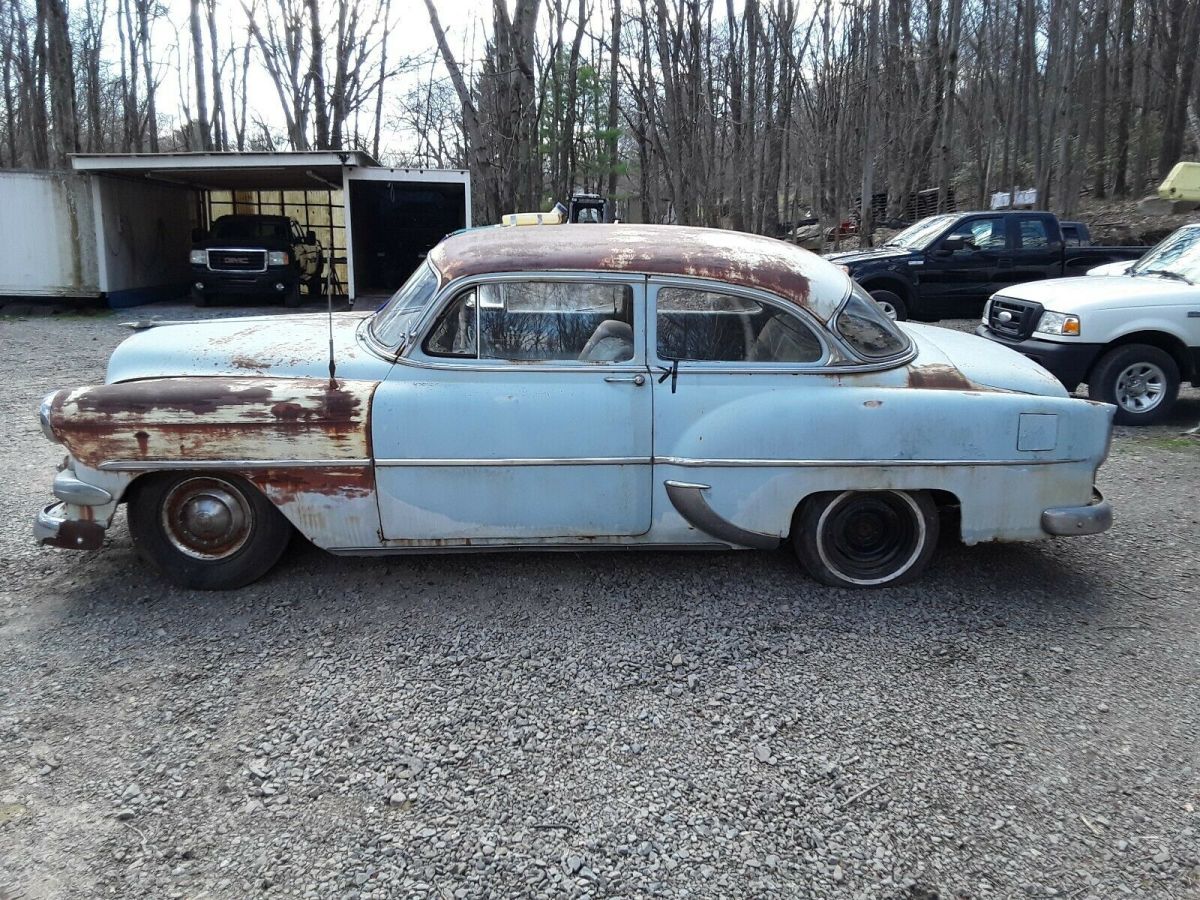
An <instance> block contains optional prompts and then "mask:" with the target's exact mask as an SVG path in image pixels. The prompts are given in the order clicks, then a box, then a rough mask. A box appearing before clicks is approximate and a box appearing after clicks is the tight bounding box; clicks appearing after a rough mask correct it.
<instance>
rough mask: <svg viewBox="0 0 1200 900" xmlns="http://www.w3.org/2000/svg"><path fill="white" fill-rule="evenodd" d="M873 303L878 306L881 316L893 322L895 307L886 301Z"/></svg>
mask: <svg viewBox="0 0 1200 900" xmlns="http://www.w3.org/2000/svg"><path fill="white" fill-rule="evenodd" d="M875 302H876V303H877V304H879V308H880V309H882V310H883V314H884V315H885V316H887V317H888V318H889V319H892V320H895V318H896V307H894V306H892V304H890V303H888V302H887V301H886V300H876V301H875Z"/></svg>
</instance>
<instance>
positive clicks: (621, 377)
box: [371, 274, 652, 544]
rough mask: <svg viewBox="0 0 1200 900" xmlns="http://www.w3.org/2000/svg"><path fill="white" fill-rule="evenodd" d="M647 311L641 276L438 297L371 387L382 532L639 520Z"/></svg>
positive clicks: (494, 530)
mask: <svg viewBox="0 0 1200 900" xmlns="http://www.w3.org/2000/svg"><path fill="white" fill-rule="evenodd" d="M644 310H645V279H644V277H641V276H620V277H612V276H602V275H577V274H575V275H572V274H562V275H553V276H538V277H536V278H534V277H529V276H519V277H507V276H506V277H492V278H484V279H479V280H476V281H473V282H466V283H464V284H463V285H462V287H459V288H455V289H454V292H453V294H452V295H451V296H449V297H446V298H443V301H442V303H441V306H440V309H439V311H438V312H437V313H436V315H435V316H433V317H431V318H430V319H429V322H428V324H427V327H425V331H424V333H423V334H421V335H420V337H419V338H418V339H417V340H416V341H414V345H413V346H412V347H411V348H410V350H409V352H408V353H406V354H405V355H404V356H403V357H402V358H401V359H400V360H399V361H398V364H397V365H396V366H394V367H393V369H392V372H391V374H390V375H389V377H388V378H387V380H386V381H384V383H383V384H381V385H380V386H379V388H378V390H377V391H376V394H375V400H374V403H373V406H372V426H371V428H372V435H373V439H374V446H373V450H374V455H375V461H376V480H377V488H378V493H379V503H380V516H381V520H382V528H383V537H384V538H385V539H386V540H390V541H428V540H436V541H442V542H446V543H450V544H456V543H458V544H461V543H468V542H470V541H472V540H476V539H487V540H492V541H511V542H514V543H517V542H526V541H535V542H536V541H539V540H553V539H591V538H600V539H603V538H606V537H620V536H629V535H638V534H642V533H644V532H646V531H648V530H649V529H650V522H651V491H650V484H651V481H650V478H651V409H652V395H651V390H650V386H649V371H648V369H647V366H646V362H645V349H644V347H645V341H644V336H643V329H644Z"/></svg>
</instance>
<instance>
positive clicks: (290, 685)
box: [0, 309, 1200, 900]
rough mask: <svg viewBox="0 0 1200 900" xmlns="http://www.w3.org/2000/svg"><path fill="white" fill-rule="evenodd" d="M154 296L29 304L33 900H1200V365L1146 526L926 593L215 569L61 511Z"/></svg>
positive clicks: (18, 594)
mask: <svg viewBox="0 0 1200 900" xmlns="http://www.w3.org/2000/svg"><path fill="white" fill-rule="evenodd" d="M164 312H167V313H168V314H171V313H175V312H182V313H186V314H189V315H190V314H196V313H195V312H194V311H192V310H190V309H180V310H173V311H172V310H168V311H164ZM230 312H231V311H230V310H213V311H208V312H206V313H204V314H205V315H222V314H229V313H230ZM126 318H129V316H128V315H121V314H115V313H112V314H103V315H88V316H55V317H50V318H12V317H6V318H0V379H2V380H3V383H4V385H5V390H4V391H3V392H2V393H0V426H2V432H0V433H2V434H3V436H4V442H3V445H2V446H0V472H2V473H3V477H2V478H0V898H21V900H39V898H59V897H81V898H82V897H89V898H90V897H107V896H111V897H153V898H160V897H190V898H202V897H205V898H208V897H221V898H224V897H231V898H242V897H250V896H271V897H274V896H279V897H285V896H286V897H314V898H316V897H320V898H325V897H344V898H365V897H409V896H429V897H454V898H459V897H495V896H511V897H537V896H544V897H551V896H590V897H601V896H614V897H615V896H621V897H636V896H664V897H718V896H724V897H760V896H764V897H765V896H781V897H818V898H823V897H856V898H857V897H868V898H889V900H891V898H909V900H918V898H923V900H930V898H935V897H936V898H958V897H980V898H985V897H986V898H991V897H995V898H1009V897H1060V898H1085V897H1090V898H1110V897H1112V898H1116V897H1147V898H1151V897H1153V898H1189V897H1197V896H1200V813H1198V812H1197V808H1198V806H1200V751H1198V749H1197V748H1198V747H1200V610H1198V606H1197V601H1198V600H1200V478H1198V477H1197V464H1198V463H1200V440H1196V439H1192V438H1185V437H1181V436H1180V435H1179V433H1180V432H1181V431H1182V430H1183V429H1184V428H1186V427H1190V426H1192V425H1195V424H1196V423H1197V422H1200V391H1197V390H1194V389H1188V390H1186V391H1185V394H1184V399H1183V402H1181V403H1180V405H1179V408H1178V411H1177V414H1176V415H1175V416H1174V418H1173V419H1172V421H1171V422H1170V423H1169V424H1167V425H1164V426H1161V427H1156V428H1149V429H1143V430H1137V431H1135V430H1131V429H1118V432H1117V435H1116V439H1115V443H1114V446H1113V449H1112V453H1111V456H1110V458H1109V460H1108V462H1107V463H1106V465H1105V466H1104V468H1103V469H1102V470H1101V473H1100V478H1099V484H1100V487H1101V489H1102V490H1103V491H1104V492H1105V494H1106V495H1107V496H1108V497H1109V498H1110V499H1111V500H1112V502H1113V504H1114V507H1115V516H1116V521H1115V525H1114V527H1113V529H1112V530H1111V531H1110V532H1108V533H1106V534H1104V535H1100V536H1096V537H1091V538H1079V539H1062V540H1055V541H1046V542H1042V543H1038V544H1022V545H1006V546H999V545H997V546H979V547H974V548H966V547H963V546H961V545H958V544H956V543H954V542H953V541H947V542H945V545H944V546H943V547H942V548H940V551H939V556H938V557H937V558H936V559H935V561H934V564H933V567H932V568H931V570H930V571H929V573H928V574H927V575H926V577H924V578H923V579H922V580H920V581H919V582H917V583H915V584H913V585H909V586H906V587H902V588H895V589H889V590H882V591H876V592H860V591H843V590H835V589H830V588H826V587H822V586H819V585H817V584H815V583H813V582H812V581H810V580H808V579H806V578H805V577H804V576H803V575H802V574H801V572H800V571H799V569H798V567H797V565H796V563H795V561H794V560H793V559H792V558H790V557H789V556H788V554H786V553H784V552H779V553H757V552H730V553H716V554H682V553H650V554H608V553H596V554H578V555H575V554H551V555H516V554H504V555H478V556H457V557H456V556H430V557H408V558H392V559H341V558H335V557H331V556H328V555H326V554H324V553H322V552H320V551H318V550H316V549H314V548H313V547H311V546H308V545H306V544H305V543H304V542H303V541H300V540H297V541H295V542H294V543H293V545H292V547H291V549H290V550H289V552H288V553H287V555H286V556H285V558H284V560H283V562H282V564H281V565H280V566H279V567H278V568H277V569H276V570H275V571H274V572H273V573H272V574H270V575H269V576H268V577H267V578H265V579H264V580H263V581H261V582H259V583H257V584H255V585H252V586H251V587H249V588H247V589H244V590H242V591H237V592H231V593H223V594H204V593H199V592H193V591H186V590H179V589H176V588H172V587H170V586H168V585H166V584H164V583H163V582H162V581H160V580H159V579H157V578H156V577H155V576H154V575H153V574H152V573H151V572H150V571H149V570H148V569H147V568H146V567H145V566H144V565H142V564H141V563H140V562H139V561H138V560H137V558H136V557H135V554H134V552H133V550H132V547H131V545H130V540H129V536H128V532H127V530H126V528H125V525H124V519H123V514H121V516H120V518H119V520H118V523H117V524H116V526H115V527H114V528H113V529H112V531H111V532H110V537H109V540H108V545H107V546H106V547H105V549H104V550H102V551H101V552H98V553H70V552H65V551H55V550H49V549H42V548H38V547H35V546H34V544H33V540H32V537H31V533H30V526H31V522H32V518H33V516H34V513H35V512H36V510H37V509H38V508H39V506H40V505H42V504H44V503H46V502H48V500H49V498H50V483H51V479H52V477H53V473H54V467H55V464H56V462H57V461H58V458H59V456H60V454H61V450H60V448H58V447H55V446H53V445H51V444H49V443H48V442H46V441H45V440H44V438H43V437H42V435H41V433H40V430H39V428H38V424H37V420H36V414H35V412H36V407H37V403H38V401H39V400H40V399H41V397H42V396H43V395H44V394H45V393H46V392H48V391H49V390H51V389H53V388H59V387H64V386H71V385H76V384H79V383H86V382H95V381H98V380H100V379H101V378H102V377H103V370H104V364H105V361H106V359H107V356H108V354H109V352H111V350H112V348H113V347H114V346H115V345H116V344H117V342H118V341H119V340H120V339H121V338H123V337H124V336H125V335H126V334H127V332H126V331H125V330H124V329H122V328H120V327H119V324H118V323H119V322H120V321H121V320H123V319H126ZM970 325H971V323H957V327H960V328H968V327H970Z"/></svg>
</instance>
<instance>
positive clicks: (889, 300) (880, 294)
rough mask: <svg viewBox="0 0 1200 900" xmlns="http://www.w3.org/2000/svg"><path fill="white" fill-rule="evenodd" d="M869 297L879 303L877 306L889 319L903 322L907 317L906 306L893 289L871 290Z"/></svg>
mask: <svg viewBox="0 0 1200 900" xmlns="http://www.w3.org/2000/svg"><path fill="white" fill-rule="evenodd" d="M871 299H872V300H874V301H875V302H876V303H878V304H879V308H880V309H882V310H883V312H884V315H886V316H887V317H888V318H889V319H893V320H895V321H897V322H903V321H904V320H905V319H907V318H908V306H906V305H905V303H904V301H903V300H902V299H901V298H900V295H899V294H897V293H895V292H893V291H871Z"/></svg>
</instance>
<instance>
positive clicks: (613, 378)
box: [604, 375, 646, 387]
mask: <svg viewBox="0 0 1200 900" xmlns="http://www.w3.org/2000/svg"><path fill="white" fill-rule="evenodd" d="M604 380H605V381H607V382H608V383H609V384H636V385H637V386H638V387H641V386H642V385H643V384H645V383H646V376H645V375H605V376H604Z"/></svg>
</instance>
